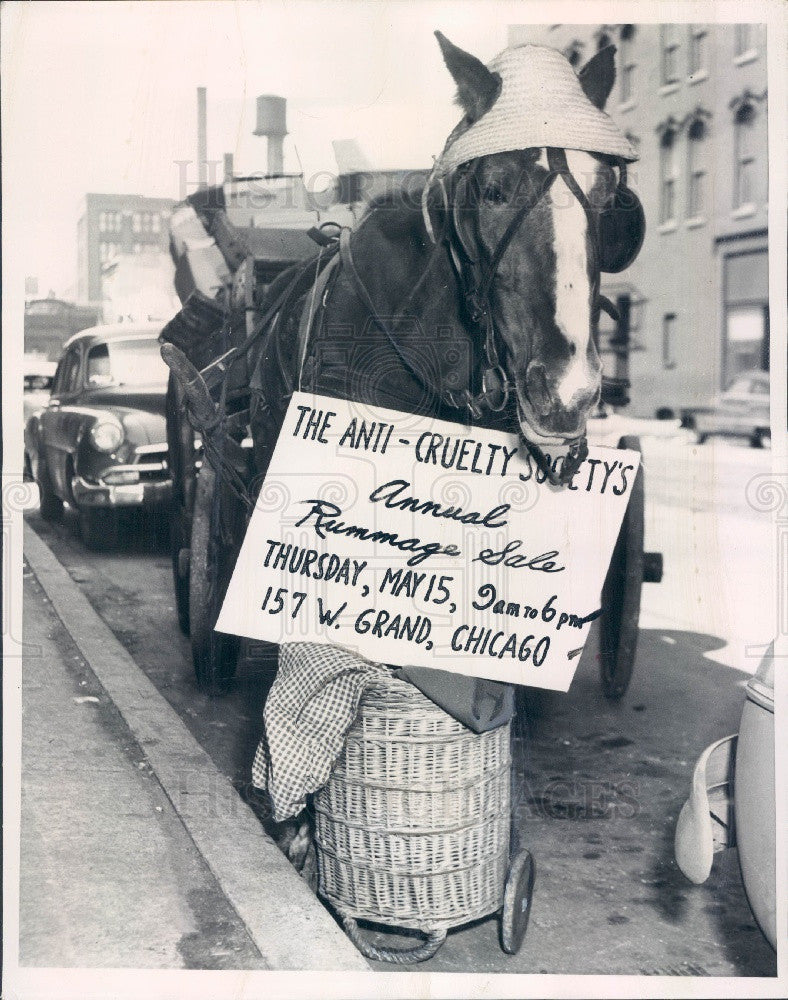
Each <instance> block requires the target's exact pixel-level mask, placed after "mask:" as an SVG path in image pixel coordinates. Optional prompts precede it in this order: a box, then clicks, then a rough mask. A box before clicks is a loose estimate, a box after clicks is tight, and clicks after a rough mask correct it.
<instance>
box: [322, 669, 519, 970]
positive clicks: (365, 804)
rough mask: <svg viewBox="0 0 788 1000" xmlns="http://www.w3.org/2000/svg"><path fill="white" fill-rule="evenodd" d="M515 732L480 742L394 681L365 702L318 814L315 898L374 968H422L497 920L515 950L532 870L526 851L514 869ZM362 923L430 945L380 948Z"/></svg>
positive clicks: (372, 690)
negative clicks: (451, 933)
mask: <svg viewBox="0 0 788 1000" xmlns="http://www.w3.org/2000/svg"><path fill="white" fill-rule="evenodd" d="M509 729H510V727H509V724H507V725H505V726H501V727H499V728H497V729H494V730H491V731H489V732H486V733H482V734H476V733H473V732H472V731H471V730H469V729H467V728H466V727H465V726H463V725H462V724H461V723H459V722H457V721H456V720H455V719H453V718H452V717H451V716H449V715H447V714H446V712H444V711H443V710H442V709H440V708H438V707H437V706H436V705H435V704H433V702H431V701H430V700H429V699H428V698H426V697H425V696H424V695H423V694H421V692H420V691H419V690H418V689H417V688H415V687H414V686H413V685H412V684H409V683H406V682H405V681H401V680H399V679H397V678H395V677H393V676H391V677H389V678H387V679H385V680H383V681H376V682H375V683H374V685H372V686H370V687H369V688H368V689H367V691H366V692H365V695H364V698H363V699H362V702H361V706H360V709H359V714H358V717H357V718H356V720H355V722H354V724H353V726H352V727H351V729H350V731H349V732H348V736H347V741H346V744H345V747H344V749H343V752H342V754H341V756H340V757H339V759H338V760H337V762H336V765H335V767H334V769H333V771H332V773H331V777H330V779H329V781H328V783H327V784H326V785H325V786H324V787H323V788H322V789H320V791H319V792H317V794H316V795H315V800H314V806H315V815H316V845H317V858H318V879H319V881H318V891H319V892H320V894H321V895H322V896H324V897H325V898H326V899H327V900H328V901H329V902H330V903H331V904H332V905H333V906H334V908H335V909H336V911H337V912H338V913H339V915H340V917H341V918H342V922H343V924H344V927H345V930H346V932H347V933H348V935H349V936H350V938H351V940H353V942H354V943H355V944H356V946H357V947H358V948H359V950H360V951H361V952H362V953H363V954H364V955H365V956H366V957H368V958H374V959H382V960H387V961H392V962H401V963H406V962H419V961H423V960H425V959H427V958H430V957H431V956H432V955H433V954H434V953H435V952H436V951H437V950H438V948H439V947H440V945H441V943H442V942H443V940H444V939H445V937H446V932H447V930H448V929H449V928H450V927H455V926H458V925H460V924H464V923H467V922H469V921H471V920H476V919H478V918H480V917H484V916H487V915H489V914H491V913H494V912H496V911H497V910H503V915H502V940H503V947H504V950H506V951H508V952H510V953H514V952H516V951H517V950H518V949H519V946H520V944H521V942H522V939H523V936H524V934H525V929H526V926H527V922H528V916H529V913H530V898H531V890H532V886H533V864H532V861H531V857H530V854H528V852H527V851H523V852H520V853H519V854H518V855H517V856H516V857H515V858H514V860H513V862H512V864H511V865H510V826H511V805H510V771H511V750H510V742H509V738H510V733H509ZM358 920H367V921H372V922H374V923H378V924H386V925H390V926H392V927H398V928H408V929H415V930H418V931H421V932H422V933H423V934H424V935H425V936H426V940H425V941H423V942H422V943H420V944H419V945H418V946H416V947H415V948H411V949H408V950H393V949H388V948H379V947H376V946H374V945H373V944H372V943H371V942H370V941H369V940H368V939H367V938H366V937H364V936H363V935H362V933H361V931H360V929H359V927H358V923H357V921H358Z"/></svg>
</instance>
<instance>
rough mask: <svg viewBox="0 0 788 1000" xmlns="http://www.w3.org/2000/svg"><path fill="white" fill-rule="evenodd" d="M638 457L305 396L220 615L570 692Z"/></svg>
mask: <svg viewBox="0 0 788 1000" xmlns="http://www.w3.org/2000/svg"><path fill="white" fill-rule="evenodd" d="M639 459H640V456H639V455H638V453H637V452H634V451H621V450H615V449H611V448H591V449H590V450H589V455H588V458H587V459H586V460H585V461H584V462H583V463H582V464H581V466H580V468H579V469H578V471H577V473H576V474H575V475H574V477H573V478H572V480H571V482H570V483H569V484H568V485H567V486H564V487H561V488H558V487H553V486H551V485H549V484H548V483H546V482H545V481H544V475H543V474H542V472H541V471H540V470H539V469H538V468H537V466H536V463H535V462H534V461H533V459H532V458H531V457H530V456H529V455H528V454H527V453H524V450H523V449H522V448H520V447H518V441H517V438H516V437H515V436H512V435H508V434H502V433H499V432H495V431H488V430H482V429H481V428H476V427H464V426H462V425H460V424H453V423H447V422H445V421H440V420H435V419H432V418H426V417H418V416H414V415H413V414H408V413H400V412H398V411H396V410H388V409H383V408H378V407H374V408H372V407H366V406H362V405H360V404H357V403H348V402H343V401H341V400H338V399H331V398H328V397H323V396H315V395H314V394H306V393H295V394H294V396H293V398H292V401H291V403H290V407H289V409H288V412H287V416H286V418H285V421H284V425H283V427H282V430H281V433H280V435H279V438H278V441H277V444H276V450H275V452H274V455H273V458H272V460H271V465H270V468H269V471H268V474H267V476H266V479H265V482H264V483H263V486H262V489H261V491H260V494H259V497H258V500H257V504H256V507H255V510H254V512H253V514H252V517H251V520H250V523H249V526H248V529H247V532H246V537H245V539H244V542H243V546H242V548H241V552H240V555H239V558H238V561H237V564H236V566H235V571H234V573H233V576H232V580H231V581H230V586H229V588H228V591H227V595H226V597H225V601H224V605H223V607H222V611H221V614H220V616H219V620H218V623H217V628H218V629H219V630H220V631H222V632H230V633H234V634H237V635H243V636H248V637H250V638H253V639H264V640H269V641H272V642H277V643H283V642H297V641H312V642H323V643H332V644H337V645H341V646H344V647H346V648H350V649H354V650H356V651H358V652H359V653H360V654H361V655H363V656H365V657H367V658H368V659H372V660H378V661H380V662H385V663H392V664H396V665H403V666H404V665H408V664H411V665H418V666H428V667H436V668H439V669H443V670H449V671H454V672H457V673H462V674H470V675H473V676H478V677H487V678H491V679H493V680H500V681H508V682H512V683H515V684H527V685H531V686H534V687H543V688H551V689H553V690H558V691H566V690H568V688H569V685H570V683H571V680H572V676H573V674H574V672H575V669H576V667H577V663H578V661H579V659H580V657H579V653H580V652H581V651H582V648H583V645H584V643H585V641H586V638H587V637H588V632H589V629H590V627H591V622H592V621H593V620H594V618H596V617H598V614H599V602H600V592H601V589H602V584H603V582H604V578H605V574H606V572H607V568H608V564H609V562H610V556H611V553H612V551H613V546H614V544H615V541H616V538H617V535H618V531H619V527H620V525H621V521H622V518H623V516H624V512H625V510H626V505H627V501H628V499H629V494H630V492H631V490H632V485H633V483H634V480H635V474H636V472H637V468H638V462H639ZM561 460H562V459H560V458H559V457H557V458H556V459H555V461H561Z"/></svg>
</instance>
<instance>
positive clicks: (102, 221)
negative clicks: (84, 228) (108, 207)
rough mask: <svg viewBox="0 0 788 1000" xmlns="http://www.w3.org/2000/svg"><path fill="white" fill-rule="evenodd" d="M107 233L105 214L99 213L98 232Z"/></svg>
mask: <svg viewBox="0 0 788 1000" xmlns="http://www.w3.org/2000/svg"><path fill="white" fill-rule="evenodd" d="M106 231H107V213H106V212H99V232H100V233H105V232H106Z"/></svg>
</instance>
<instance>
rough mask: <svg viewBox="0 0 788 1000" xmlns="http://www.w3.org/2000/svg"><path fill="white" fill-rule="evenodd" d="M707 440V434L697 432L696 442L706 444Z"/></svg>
mask: <svg viewBox="0 0 788 1000" xmlns="http://www.w3.org/2000/svg"><path fill="white" fill-rule="evenodd" d="M708 440H709V435H708V434H700V433H699V434H698V444H706V442H707V441H708Z"/></svg>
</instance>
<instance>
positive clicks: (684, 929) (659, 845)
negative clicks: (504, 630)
mask: <svg viewBox="0 0 788 1000" xmlns="http://www.w3.org/2000/svg"><path fill="white" fill-rule="evenodd" d="M645 461H646V470H647V484H648V485H647V496H648V510H647V547H651V548H660V549H662V550H663V551H664V553H665V559H666V576H665V580H664V582H663V584H662V585H660V586H648V587H646V588H645V590H644V602H643V618H642V624H643V626H644V627H643V629H642V631H641V636H640V643H639V650H638V658H637V665H636V670H635V679H634V681H633V683H632V686H631V688H630V691H629V693H628V694H627V696H626V697H625V698H624V699H623V701H622V702H621V703H620V704H619V705H610V704H608V703H607V702H606V701H605V700H604V698H603V697H602V695H601V693H600V690H599V686H598V683H597V678H596V653H595V648H594V647H595V643H594V641H593V639H592V640H591V641H589V644H588V647H587V649H586V651H585V653H584V655H583V658H582V661H581V664H580V667H579V669H578V674H577V677H576V679H575V682H574V684H573V686H572V690H571V692H570V693H569V694H568V695H560V694H553V693H549V692H536V691H531V692H527V693H526V695H525V697H524V698H523V700H522V704H521V709H522V713H521V717H522V718H523V720H524V721H523V725H524V729H525V733H524V735H525V737H526V738H525V740H524V741H523V743H522V744H521V746H520V754H519V759H518V761H517V766H518V772H519V773H518V780H517V781H516V782H515V784H516V788H517V796H516V797H517V803H516V809H515V817H516V821H517V826H518V830H519V833H520V836H521V839H522V841H523V843H524V844H526V845H527V846H528V847H530V848H531V849H532V851H533V853H534V855H535V857H536V859H537V865H538V872H539V874H538V888H537V894H536V897H535V902H534V910H533V917H532V922H531V927H530V929H529V932H528V937H527V938H526V942H525V945H524V946H523V949H522V951H521V953H520V955H519V956H517V957H514V958H509V957H507V956H505V955H504V954H503V953H502V952H501V950H500V948H499V945H498V938H497V922H496V921H494V920H492V919H489V920H484V921H481V922H478V923H476V924H474V925H471V926H469V927H466V928H463V929H460V930H458V931H455V932H453V933H452V934H450V936H449V939H448V940H447V942H446V944H445V945H444V946H443V948H442V949H441V950H440V951H439V952H438V954H437V955H436V956H435V957H434V958H433V959H432V960H431V961H430V962H429V963H427V964H426V965H425V966H422V967H421V968H424V969H431V970H434V971H450V970H455V971H471V970H473V971H478V972H484V971H489V972H550V973H619V974H624V973H631V974H637V973H646V974H684V975H702V974H709V975H770V974H772V975H773V974H774V968H775V966H774V956H773V953H772V952H771V950H770V949H769V948H768V946H767V945H766V944H765V942H764V941H763V939H762V937H761V935H760V933H759V932H758V930H757V928H756V927H755V924H754V921H753V919H752V916H751V914H750V911H749V909H748V907H747V903H746V900H745V898H744V894H743V890H742V887H741V883H740V878H739V874H738V867H737V861H736V856H735V852H728V853H727V854H726V855H723V856H719V857H718V859H717V862H716V863H715V870H714V872H713V874H712V877H711V879H710V880H709V882H708V883H706V885H704V886H703V887H700V888H696V887H693V886H691V885H690V884H689V883H687V881H686V880H685V879H684V877H683V876H682V875H681V873H680V872H679V871H678V870H677V868H676V866H675V863H674V862H673V857H672V837H673V829H674V825H675V820H676V815H677V812H678V809H679V808H680V806H681V803H682V801H683V799H684V798H685V797H686V793H687V790H688V786H689V779H690V775H691V771H692V766H693V764H694V762H695V760H696V758H697V756H698V755H699V753H700V752H701V750H702V749H703V748H704V747H705V746H706V745H707V744H708V743H710V742H711V741H712V740H713V739H715V738H718V737H719V736H722V735H725V734H727V733H728V732H733V731H735V730H736V729H737V727H738V719H739V714H740V711H741V704H742V697H743V693H742V685H743V683H744V681H745V680H746V673H747V672H751V671H752V670H753V669H754V668H755V666H757V659H754V657H753V656H751V657H750V659H749V661H747V660H744V659H743V655H744V651H745V650H746V649H747V648H749V647H754V646H757V645H758V644H759V643H762V642H766V641H768V639H769V638H770V637H771V635H772V634H773V630H774V623H773V612H772V610H770V607H771V605H773V604H774V602H773V601H772V602H771V604H770V601H769V600H768V599H767V598H768V596H769V595H768V593H765V591H768V580H770V579H773V574H772V575H771V576H769V575H768V574H767V573H766V572H765V567H767V566H768V565H769V559H770V551H771V547H772V545H773V534H772V527H771V523H770V522H769V520H768V515H766V514H763V513H758V512H756V511H755V510H754V509H753V508H752V506H750V505H749V504H748V502H747V500H746V498H745V486H746V483H747V482H748V481H749V479H751V478H752V476H754V475H756V474H757V473H759V472H761V471H763V472H765V471H767V470H768V454H767V453H763V452H755V451H752V450H750V449H746V448H739V447H737V446H735V445H731V444H726V443H721V444H720V445H716V444H715V445H714V446H713V447H711V448H709V447H708V446H706V447H705V448H704V449H693V448H691V447H688V446H686V445H681V444H679V443H677V442H669V441H658V442H649V443H647V445H646V450H645ZM29 516H30V520H31V523H32V524H33V526H34V527H35V529H36V531H38V532H40V534H41V535H42V537H43V538H44V539H45V540H46V541H47V543H48V544H49V545H50V547H51V548H52V550H53V551H54V552H55V554H56V555H57V557H58V558H59V559H60V560H61V562H62V563H63V565H64V566H66V568H67V569H68V571H69V573H70V574H71V576H72V577H73V578H74V579H75V580H76V581H77V582H78V583H79V584H80V586H81V587H82V588H83V589H84V592H85V593H86V595H87V596H88V598H89V599H90V601H91V602H92V603H93V605H94V607H95V608H96V609H97V610H98V612H99V614H100V615H101V616H102V617H103V618H104V620H105V621H106V622H107V624H108V625H109V626H110V628H111V629H112V630H113V631H114V632H115V634H116V635H117V636H118V638H119V639H120V641H121V642H122V643H123V644H124V645H125V646H126V648H127V649H128V650H129V651H130V652H131V654H132V655H133V657H134V659H135V660H136V662H137V663H138V664H139V665H140V666H141V667H142V668H143V669H144V670H145V671H146V673H147V674H148V676H149V677H150V678H151V680H152V681H153V682H154V684H155V685H156V686H157V688H158V689H159V691H160V692H161V693H162V695H163V696H164V697H165V698H167V700H168V701H169V702H170V703H171V704H172V706H173V707H174V708H175V709H176V710H177V711H178V713H179V714H180V716H181V717H182V718H183V720H184V721H185V723H186V724H187V726H188V727H189V729H190V730H191V731H192V733H193V734H194V735H195V736H196V738H197V739H198V740H199V741H200V743H201V744H202V745H203V746H204V747H205V749H206V750H207V751H208V753H209V754H210V755H211V757H212V758H213V760H214V761H215V763H216V764H217V766H218V767H219V768H220V769H221V770H222V771H223V772H224V773H226V774H227V775H229V776H230V777H231V779H232V780H233V781H234V783H235V784H236V787H237V788H238V789H239V791H240V792H241V793H242V794H244V795H246V794H247V793H248V791H249V789H248V784H247V783H248V777H249V764H250V761H251V758H252V755H253V752H254V748H255V746H256V743H257V740H258V737H259V734H260V727H261V716H262V706H263V703H264V699H265V694H266V691H267V688H268V685H269V684H270V680H271V678H272V672H273V663H272V661H271V659H270V657H268V658H267V657H266V656H262V657H258V658H257V659H255V660H254V661H247V662H246V663H244V664H242V666H241V668H240V670H239V673H238V677H237V682H236V684H235V685H234V687H233V690H232V691H231V692H230V693H229V694H228V695H227V696H226V697H225V698H223V699H220V700H211V699H209V698H207V697H205V696H204V695H202V694H200V692H199V691H198V690H197V689H196V687H195V684H194V680H193V675H192V671H191V667H190V663H189V650H188V642H187V640H186V639H185V638H184V637H183V636H182V635H181V634H180V633H179V631H178V627H177V622H176V617H175V610H174V603H173V597H172V589H171V580H170V566H169V559H168V556H167V554H166V552H163V551H157V550H156V549H155V547H153V545H152V544H151V543H150V542H149V541H148V540H147V539H148V537H149V534H150V533H149V532H146V530H145V525H144V523H142V524H137V525H136V526H133V525H132V526H130V530H129V531H128V532H127V533H126V534H125V536H124V540H123V543H122V548H121V550H119V551H117V552H112V553H101V554H93V553H88V552H87V551H86V550H85V549H84V548H83V547H82V545H81V543H80V542H79V539H78V534H77V531H76V523H75V519H74V518H73V516H72V515H71V514H70V512H68V511H67V512H66V516H65V518H64V520H63V522H62V523H61V524H58V525H51V524H45V523H44V522H42V521H41V519H40V518H39V516H38V514H37V513H31V514H30V515H29ZM710 551H711V552H712V553H713V554H714V565H710V564H709V555H708V554H709V552H710ZM764 581H766V582H764ZM753 586H755V590H754V591H753V590H752V587H753ZM753 594H754V595H755V597H756V598H757V599H755V600H753V599H752V598H753ZM734 665H735V666H736V667H738V668H743V670H742V669H734ZM743 671H744V672H743Z"/></svg>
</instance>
